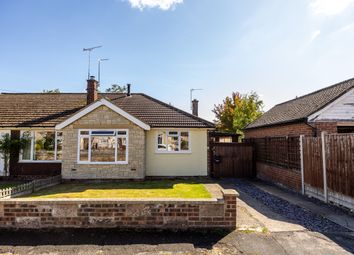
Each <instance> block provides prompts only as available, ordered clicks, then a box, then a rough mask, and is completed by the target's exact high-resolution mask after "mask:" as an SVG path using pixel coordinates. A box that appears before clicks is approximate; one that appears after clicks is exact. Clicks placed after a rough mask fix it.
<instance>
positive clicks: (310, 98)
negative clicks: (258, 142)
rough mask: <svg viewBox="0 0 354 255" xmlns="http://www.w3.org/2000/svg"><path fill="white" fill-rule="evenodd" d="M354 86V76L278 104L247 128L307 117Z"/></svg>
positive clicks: (294, 120)
mask: <svg viewBox="0 0 354 255" xmlns="http://www.w3.org/2000/svg"><path fill="white" fill-rule="evenodd" d="M353 87H354V78H353V79H350V80H346V81H343V82H340V83H337V84H334V85H332V86H329V87H326V88H323V89H321V90H317V91H315V92H312V93H310V94H307V95H304V96H302V97H298V98H295V99H293V100H290V101H287V102H284V103H281V104H278V105H276V106H274V107H273V108H272V109H270V110H269V111H267V112H266V113H264V114H263V115H262V116H261V117H259V118H258V119H257V120H255V121H254V122H252V123H251V124H249V125H248V126H247V127H246V129H251V128H258V127H265V126H272V125H278V124H284V123H289V122H296V121H301V120H305V119H307V117H309V116H310V115H311V114H313V113H315V112H317V111H319V110H321V109H322V108H323V107H325V106H326V105H328V104H330V103H331V102H333V101H334V100H336V99H337V98H339V97H340V96H342V95H343V94H345V93H346V92H348V91H349V90H350V89H352V88H353Z"/></svg>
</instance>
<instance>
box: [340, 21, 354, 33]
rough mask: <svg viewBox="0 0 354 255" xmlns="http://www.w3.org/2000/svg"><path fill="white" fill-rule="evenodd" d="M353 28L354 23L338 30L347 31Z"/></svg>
mask: <svg viewBox="0 0 354 255" xmlns="http://www.w3.org/2000/svg"><path fill="white" fill-rule="evenodd" d="M353 28H354V23H352V24H349V25H346V26H344V27H342V28H340V29H339V30H338V31H339V32H345V31H348V30H351V29H353Z"/></svg>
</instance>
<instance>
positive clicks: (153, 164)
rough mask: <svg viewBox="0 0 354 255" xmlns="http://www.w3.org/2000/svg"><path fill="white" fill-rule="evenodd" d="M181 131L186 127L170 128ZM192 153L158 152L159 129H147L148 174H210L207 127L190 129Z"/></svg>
mask: <svg viewBox="0 0 354 255" xmlns="http://www.w3.org/2000/svg"><path fill="white" fill-rule="evenodd" d="M164 130H165V129H164ZM168 130H170V131H175V130H177V131H181V130H186V129H173V128H170V129H168ZM189 131H190V134H189V135H190V146H191V153H183V154H182V153H173V154H171V153H158V152H156V143H157V132H158V129H151V130H150V131H146V176H206V175H208V151H207V146H208V142H207V139H208V138H207V129H190V130H189Z"/></svg>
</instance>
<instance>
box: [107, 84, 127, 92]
mask: <svg viewBox="0 0 354 255" xmlns="http://www.w3.org/2000/svg"><path fill="white" fill-rule="evenodd" d="M106 92H108V93H115V92H116V93H124V92H127V86H120V85H118V84H112V85H111V87H110V88H108V89H106Z"/></svg>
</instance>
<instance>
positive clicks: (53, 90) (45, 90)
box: [42, 89, 60, 93]
mask: <svg viewBox="0 0 354 255" xmlns="http://www.w3.org/2000/svg"><path fill="white" fill-rule="evenodd" d="M42 93H60V90H59V89H43V92H42Z"/></svg>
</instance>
